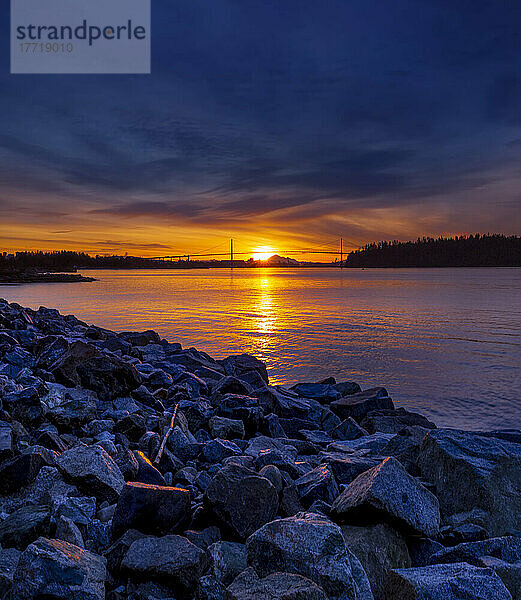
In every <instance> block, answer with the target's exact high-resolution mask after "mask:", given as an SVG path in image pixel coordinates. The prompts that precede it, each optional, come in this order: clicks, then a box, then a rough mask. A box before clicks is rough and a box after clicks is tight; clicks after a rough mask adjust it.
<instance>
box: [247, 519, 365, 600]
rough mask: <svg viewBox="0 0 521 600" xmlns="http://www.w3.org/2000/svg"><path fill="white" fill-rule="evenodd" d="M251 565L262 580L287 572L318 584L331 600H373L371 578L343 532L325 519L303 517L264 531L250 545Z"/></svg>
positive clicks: (286, 520) (251, 537) (263, 528)
mask: <svg viewBox="0 0 521 600" xmlns="http://www.w3.org/2000/svg"><path fill="white" fill-rule="evenodd" d="M246 548H247V550H248V564H249V565H250V566H252V567H253V568H254V569H255V571H256V572H257V574H258V575H259V576H260V577H265V576H267V575H269V574H271V573H277V572H286V573H295V574H297V575H302V576H304V577H307V578H309V579H311V580H312V581H314V582H315V583H316V584H317V585H319V586H320V587H321V588H322V589H323V590H324V591H325V592H326V595H327V597H328V598H329V599H330V600H333V599H338V600H340V599H345V598H352V599H353V600H371V599H372V593H371V589H370V586H369V582H368V580H367V576H366V574H365V572H364V570H363V568H362V567H361V566H360V563H359V561H358V559H357V558H356V557H355V556H354V555H353V554H352V553H351V552H350V551H349V549H348V548H347V547H346V544H345V542H344V539H343V537H342V533H341V531H340V528H339V527H338V526H337V525H335V524H334V523H332V522H331V521H329V520H328V519H326V518H325V517H324V516H322V515H317V514H312V513H299V514H298V515H297V516H295V517H289V518H286V519H280V520H277V521H272V522H271V523H267V524H266V525H264V526H263V527H261V528H260V529H259V530H258V531H256V532H255V533H254V534H253V535H251V536H250V537H249V538H248V540H247V542H246Z"/></svg>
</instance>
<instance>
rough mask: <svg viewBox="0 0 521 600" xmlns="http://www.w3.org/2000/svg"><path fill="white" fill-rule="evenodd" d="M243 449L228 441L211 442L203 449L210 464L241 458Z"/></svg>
mask: <svg viewBox="0 0 521 600" xmlns="http://www.w3.org/2000/svg"><path fill="white" fill-rule="evenodd" d="M241 454H242V452H241V449H240V448H239V447H238V446H237V444H234V443H233V442H230V441H228V440H220V439H216V440H211V441H209V442H206V444H205V445H204V447H203V456H204V457H205V459H206V460H207V461H208V462H209V463H222V462H224V460H225V459H226V458H229V457H230V456H240V455H241Z"/></svg>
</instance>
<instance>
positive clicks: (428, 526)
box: [332, 457, 440, 536]
mask: <svg viewBox="0 0 521 600" xmlns="http://www.w3.org/2000/svg"><path fill="white" fill-rule="evenodd" d="M332 513H333V514H334V515H336V516H337V517H338V518H340V519H342V520H346V521H350V522H353V520H354V519H357V518H358V517H359V516H360V515H363V516H368V517H373V516H374V517H375V518H384V519H387V520H388V521H390V522H394V523H396V524H398V525H400V526H402V527H405V528H407V529H410V530H413V531H415V532H417V533H423V534H424V535H427V536H434V535H436V534H437V533H438V530H439V527H440V509H439V505H438V500H437V499H436V496H434V495H433V494H431V492H429V490H427V489H426V488H425V487H423V486H422V485H421V484H420V483H419V482H418V481H417V480H416V479H415V478H414V477H412V476H411V475H409V474H408V473H407V471H406V470H405V469H404V468H403V466H402V465H401V464H400V463H399V462H398V461H397V460H396V459H394V458H392V457H389V458H386V459H385V460H384V461H383V462H382V463H381V464H380V465H378V466H377V467H373V468H372V469H370V470H369V471H366V472H365V473H362V475H359V476H358V477H357V478H356V479H355V480H354V481H353V482H352V483H350V484H349V485H348V486H347V487H346V489H345V490H344V491H343V492H342V494H340V496H339V497H338V498H337V499H336V500H335V502H334V503H333V508H332Z"/></svg>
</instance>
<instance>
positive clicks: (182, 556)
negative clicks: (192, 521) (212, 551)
mask: <svg viewBox="0 0 521 600" xmlns="http://www.w3.org/2000/svg"><path fill="white" fill-rule="evenodd" d="M207 565H208V558H207V556H206V553H205V552H204V550H201V548H198V547H197V546H196V545H194V544H192V543H191V542H189V541H188V540H187V539H186V538H185V537H182V536H180V535H166V536H164V537H160V538H154V537H145V538H141V539H139V540H136V541H135V542H133V543H132V545H131V546H130V548H129V549H128V551H127V552H126V554H125V556H124V558H123V561H122V563H121V567H122V569H123V570H124V571H126V572H127V573H128V575H129V576H130V577H135V576H138V577H141V578H144V577H146V578H150V579H159V580H165V581H168V582H169V583H172V584H174V585H180V586H181V587H183V588H185V589H193V588H195V586H196V584H197V582H198V581H199V579H200V577H201V576H202V575H203V573H204V571H205V570H206V567H207Z"/></svg>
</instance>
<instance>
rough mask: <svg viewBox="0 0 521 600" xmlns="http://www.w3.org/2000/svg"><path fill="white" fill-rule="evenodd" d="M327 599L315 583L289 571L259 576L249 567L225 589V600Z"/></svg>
mask: <svg viewBox="0 0 521 600" xmlns="http://www.w3.org/2000/svg"><path fill="white" fill-rule="evenodd" d="M261 599H262V600H327V596H326V594H325V593H324V590H322V589H321V588H319V587H318V586H317V585H316V584H315V583H313V582H312V581H310V580H309V579H306V578H305V577H301V576H300V575H292V574H290V573H273V574H271V575H268V576H267V577H264V578H262V579H261V578H259V577H258V575H257V574H256V573H255V571H254V570H253V569H252V568H250V569H246V570H245V571H244V572H243V573H241V574H240V575H239V576H238V577H237V578H236V579H235V581H234V582H233V583H232V584H231V585H230V586H228V589H227V590H226V600H261Z"/></svg>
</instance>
